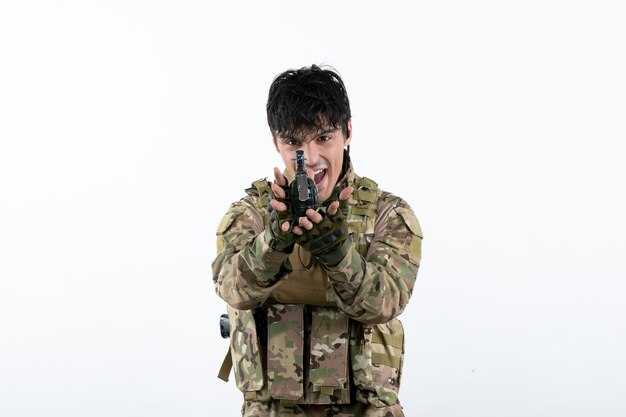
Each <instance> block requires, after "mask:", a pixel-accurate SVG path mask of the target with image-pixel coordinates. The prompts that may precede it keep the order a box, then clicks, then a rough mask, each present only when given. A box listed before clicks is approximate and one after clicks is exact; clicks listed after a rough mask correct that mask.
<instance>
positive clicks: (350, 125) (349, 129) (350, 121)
mask: <svg viewBox="0 0 626 417" xmlns="http://www.w3.org/2000/svg"><path fill="white" fill-rule="evenodd" d="M351 140H352V120H349V121H348V137H347V138H345V139H344V141H343V146H348V145H349V144H350V141H351Z"/></svg>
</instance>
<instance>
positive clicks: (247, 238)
mask: <svg viewBox="0 0 626 417" xmlns="http://www.w3.org/2000/svg"><path fill="white" fill-rule="evenodd" d="M255 185H256V187H255V189H249V190H247V191H248V196H246V197H244V198H243V199H241V200H240V201H238V202H235V203H233V204H232V205H231V207H230V209H229V210H228V212H227V213H226V215H225V216H224V218H223V220H222V222H221V223H220V225H219V227H218V232H217V235H218V255H217V258H216V259H215V261H214V262H213V266H212V267H213V280H214V282H215V289H216V292H217V294H218V295H219V296H220V297H221V298H222V299H224V300H225V301H226V302H227V304H228V313H229V317H230V321H231V334H230V341H231V358H232V362H233V365H234V369H235V372H234V373H235V379H236V382H237V386H238V388H239V389H240V390H241V391H242V392H243V393H244V399H245V402H244V406H243V408H242V414H243V415H244V416H258V417H266V416H296V415H297V416H346V417H347V416H372V417H383V416H385V417H392V416H402V415H403V413H402V408H401V406H400V404H399V402H398V397H397V393H398V389H399V385H400V377H401V373H402V361H403V357H404V333H403V328H402V324H401V323H400V321H399V320H398V319H397V318H396V317H397V316H398V315H399V314H400V313H402V311H403V310H404V308H405V306H406V305H407V303H408V301H409V298H410V296H411V293H412V290H413V285H414V283H415V278H416V276H417V271H418V268H419V264H420V259H421V241H422V232H421V229H420V226H419V223H418V221H417V219H416V217H415V215H414V214H413V211H412V210H411V208H410V207H409V205H408V204H407V203H406V202H405V201H404V200H402V199H401V198H399V197H396V196H394V195H392V194H390V193H387V192H383V191H381V190H380V189H378V187H377V185H376V183H375V182H373V181H372V180H369V179H367V178H360V177H358V176H356V175H355V174H354V171H353V170H352V167H351V165H349V167H348V170H347V172H346V174H345V176H344V177H343V178H342V179H341V180H340V181H339V183H338V187H340V188H345V187H346V186H348V185H352V186H353V187H354V192H353V193H352V195H351V197H350V199H349V200H348V203H349V207H350V209H349V214H348V216H347V222H348V230H349V231H350V234H351V241H352V248H351V250H350V251H349V252H348V253H347V255H346V256H345V257H344V258H343V259H341V260H340V261H339V263H338V264H337V265H332V266H328V265H324V266H322V265H321V264H320V262H319V261H318V259H316V258H311V255H310V254H309V253H308V252H306V251H305V250H304V249H303V248H301V247H299V245H297V244H296V246H295V248H294V250H293V252H292V253H291V254H287V253H282V252H280V251H276V250H273V249H271V248H270V247H269V245H268V242H269V240H270V238H271V236H270V232H269V229H268V227H267V224H268V221H269V214H268V209H267V206H268V201H269V200H268V199H269V195H270V194H271V191H270V188H269V183H268V182H267V181H257V182H255Z"/></svg>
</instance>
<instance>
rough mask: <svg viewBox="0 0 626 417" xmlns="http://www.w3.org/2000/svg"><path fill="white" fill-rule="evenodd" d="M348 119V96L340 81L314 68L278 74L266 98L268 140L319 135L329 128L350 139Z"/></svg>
mask: <svg viewBox="0 0 626 417" xmlns="http://www.w3.org/2000/svg"><path fill="white" fill-rule="evenodd" d="M351 117H352V115H351V112H350V101H349V100H348V93H347V91H346V86H345V85H344V83H343V81H342V79H341V77H340V76H339V74H337V72H336V71H335V70H334V69H332V68H330V67H324V68H320V67H319V66H317V65H311V66H310V67H303V68H300V69H298V70H295V69H290V70H287V71H285V72H283V73H281V74H279V75H278V76H277V77H276V78H274V81H273V82H272V85H271V87H270V92H269V96H268V98H267V123H268V125H269V127H270V130H271V132H272V136H274V138H276V137H277V136H288V135H292V134H294V133H306V132H310V131H319V130H322V129H324V128H326V127H328V124H330V125H331V126H332V127H333V128H335V129H339V128H341V130H342V131H343V134H344V136H345V137H346V138H347V137H348V136H350V132H349V131H348V123H349V122H350V118H351Z"/></svg>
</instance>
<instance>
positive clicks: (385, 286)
mask: <svg viewBox="0 0 626 417" xmlns="http://www.w3.org/2000/svg"><path fill="white" fill-rule="evenodd" d="M345 244H346V245H350V246H352V247H351V249H350V250H349V251H348V253H347V255H346V256H345V257H344V258H343V259H341V260H340V261H339V263H337V264H336V265H332V266H329V265H325V266H324V267H325V268H326V270H327V272H328V277H329V279H330V281H331V284H332V288H333V292H334V294H335V299H336V301H337V304H338V306H339V307H340V308H341V309H342V310H343V311H345V312H346V313H347V314H348V315H350V316H351V317H352V318H354V319H355V320H357V321H360V322H363V323H371V324H375V323H385V322H387V321H389V320H391V319H393V318H394V317H396V316H398V315H399V314H400V313H402V311H403V310H404V308H405V307H406V305H407V303H408V302H409V298H410V297H411V294H412V292H413V286H414V284H415V279H416V277H417V271H418V269H419V265H420V260H421V254H422V231H421V228H420V225H419V222H418V221H417V218H416V217H415V214H413V211H412V210H411V208H410V207H409V205H408V204H407V203H405V202H404V201H403V200H401V199H399V198H397V197H396V198H395V201H394V202H392V203H391V204H389V203H387V202H384V203H383V204H382V207H381V206H379V211H378V215H377V218H376V226H375V229H374V237H373V239H372V243H371V244H370V247H369V250H368V252H367V256H366V257H365V258H364V257H363V256H361V255H360V254H359V253H358V251H357V250H356V249H355V248H354V246H353V245H352V243H350V241H346V243H345Z"/></svg>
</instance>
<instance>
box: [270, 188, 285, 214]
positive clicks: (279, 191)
mask: <svg viewBox="0 0 626 417" xmlns="http://www.w3.org/2000/svg"><path fill="white" fill-rule="evenodd" d="M270 187H271V188H272V192H273V193H274V195H275V196H276V197H278V198H285V190H283V189H282V188H280V187H279V186H278V184H277V183H275V182H273V183H272V185H270ZM283 205H284V204H283ZM283 210H284V209H283Z"/></svg>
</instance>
